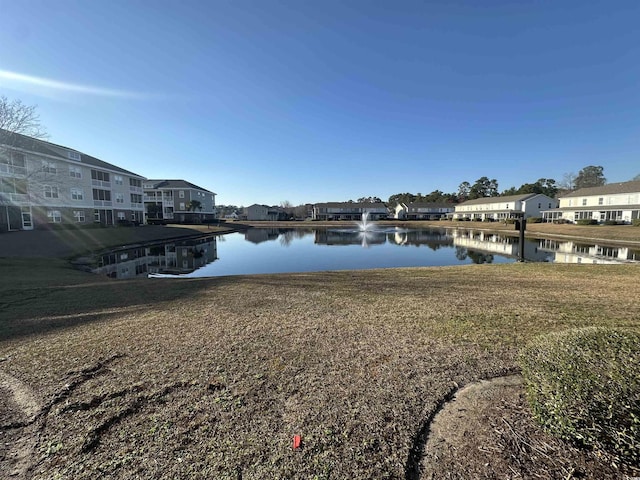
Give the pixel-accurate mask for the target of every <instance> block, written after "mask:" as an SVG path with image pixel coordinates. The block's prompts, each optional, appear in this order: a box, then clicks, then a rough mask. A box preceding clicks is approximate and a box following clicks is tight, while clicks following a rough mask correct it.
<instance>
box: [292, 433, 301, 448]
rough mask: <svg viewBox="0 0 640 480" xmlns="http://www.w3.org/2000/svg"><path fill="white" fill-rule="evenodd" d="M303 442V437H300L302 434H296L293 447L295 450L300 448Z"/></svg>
mask: <svg viewBox="0 0 640 480" xmlns="http://www.w3.org/2000/svg"><path fill="white" fill-rule="evenodd" d="M301 443H302V439H301V438H300V435H294V436H293V449H294V450H299V449H300V444H301Z"/></svg>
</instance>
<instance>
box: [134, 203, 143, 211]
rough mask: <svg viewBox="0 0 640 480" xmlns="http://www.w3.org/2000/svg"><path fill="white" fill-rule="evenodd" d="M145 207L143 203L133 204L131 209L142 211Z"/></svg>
mask: <svg viewBox="0 0 640 480" xmlns="http://www.w3.org/2000/svg"><path fill="white" fill-rule="evenodd" d="M143 207H144V205H143V204H142V203H133V202H131V208H138V209H140V210H142V209H143Z"/></svg>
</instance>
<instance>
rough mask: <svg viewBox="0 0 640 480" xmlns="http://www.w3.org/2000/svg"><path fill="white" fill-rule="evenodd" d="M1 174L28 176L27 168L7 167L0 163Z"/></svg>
mask: <svg viewBox="0 0 640 480" xmlns="http://www.w3.org/2000/svg"><path fill="white" fill-rule="evenodd" d="M0 173H6V174H8V175H26V174H27V169H26V167H17V166H15V165H7V164H6V163H0Z"/></svg>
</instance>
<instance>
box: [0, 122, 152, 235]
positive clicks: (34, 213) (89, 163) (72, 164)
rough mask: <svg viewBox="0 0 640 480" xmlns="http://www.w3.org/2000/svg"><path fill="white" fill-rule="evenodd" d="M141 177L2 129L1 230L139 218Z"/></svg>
mask: <svg viewBox="0 0 640 480" xmlns="http://www.w3.org/2000/svg"><path fill="white" fill-rule="evenodd" d="M143 180H144V177H142V176H141V175H138V174H136V173H132V172H130V171H128V170H125V169H123V168H120V167H118V166H116V165H113V164H111V163H107V162H105V161H103V160H100V159H98V158H95V157H92V156H91V155H87V154H86V153H83V152H80V151H78V150H75V149H73V148H69V147H64V146H62V145H56V144H54V143H50V142H45V141H42V140H37V139H35V138H31V137H28V136H25V135H20V134H17V133H11V132H8V131H7V130H2V129H0V232H2V231H8V230H32V229H34V228H47V227H48V226H51V225H56V224H74V225H86V224H92V223H100V224H102V225H115V224H118V223H124V222H136V223H142V222H143V219H144V207H143V204H142V182H143Z"/></svg>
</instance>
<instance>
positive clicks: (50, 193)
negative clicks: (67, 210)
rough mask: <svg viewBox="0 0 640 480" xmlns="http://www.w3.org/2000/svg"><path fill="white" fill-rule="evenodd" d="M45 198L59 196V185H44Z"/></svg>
mask: <svg viewBox="0 0 640 480" xmlns="http://www.w3.org/2000/svg"><path fill="white" fill-rule="evenodd" d="M44 197H45V198H58V187H51V186H49V185H45V186H44Z"/></svg>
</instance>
